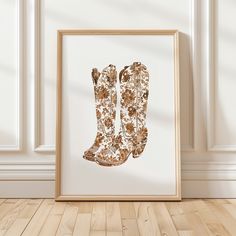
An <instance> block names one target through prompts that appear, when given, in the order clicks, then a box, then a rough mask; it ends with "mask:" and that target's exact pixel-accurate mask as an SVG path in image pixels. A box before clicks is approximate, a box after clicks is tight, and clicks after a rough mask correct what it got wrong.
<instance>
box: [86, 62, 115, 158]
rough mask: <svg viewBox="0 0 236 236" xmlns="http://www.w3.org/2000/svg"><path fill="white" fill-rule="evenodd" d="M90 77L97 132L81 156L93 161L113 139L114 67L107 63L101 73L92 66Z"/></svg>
mask: <svg viewBox="0 0 236 236" xmlns="http://www.w3.org/2000/svg"><path fill="white" fill-rule="evenodd" d="M92 79H93V87H94V94H95V103H96V118H97V134H96V138H95V141H94V143H93V145H92V146H91V147H90V148H89V149H88V150H86V151H85V152H84V155H83V158H85V159H87V160H89V161H94V160H95V156H96V153H98V152H100V150H102V149H104V148H108V147H109V146H111V145H112V143H113V142H114V139H115V124H114V123H115V117H116V103H117V94H116V82H117V72H116V67H115V66H114V65H109V66H107V67H106V68H104V69H103V71H102V72H101V73H100V72H99V71H98V70H97V69H96V68H94V69H93V70H92Z"/></svg>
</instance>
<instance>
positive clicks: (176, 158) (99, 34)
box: [55, 29, 181, 201]
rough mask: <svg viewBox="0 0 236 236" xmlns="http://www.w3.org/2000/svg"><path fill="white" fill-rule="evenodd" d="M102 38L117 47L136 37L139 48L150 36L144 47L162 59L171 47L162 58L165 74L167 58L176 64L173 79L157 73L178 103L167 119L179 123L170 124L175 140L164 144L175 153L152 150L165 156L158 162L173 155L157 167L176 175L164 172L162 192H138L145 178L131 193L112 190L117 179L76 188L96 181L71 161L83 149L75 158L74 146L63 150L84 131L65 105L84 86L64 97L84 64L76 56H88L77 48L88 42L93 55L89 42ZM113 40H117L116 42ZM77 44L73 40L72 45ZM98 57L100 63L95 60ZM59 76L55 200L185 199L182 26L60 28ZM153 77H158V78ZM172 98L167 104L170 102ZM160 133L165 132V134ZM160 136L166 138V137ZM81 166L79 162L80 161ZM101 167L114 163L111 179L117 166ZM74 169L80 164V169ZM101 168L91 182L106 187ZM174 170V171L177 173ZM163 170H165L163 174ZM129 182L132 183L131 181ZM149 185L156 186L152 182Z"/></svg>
mask: <svg viewBox="0 0 236 236" xmlns="http://www.w3.org/2000/svg"><path fill="white" fill-rule="evenodd" d="M137 37H138V40H140V41H137V42H136V38H137ZM142 37H143V40H141V39H142ZM90 39H91V41H90ZM97 39H98V41H97V42H98V43H97V45H98V47H102V46H101V45H107V44H108V45H109V44H111V45H113V46H111V48H112V47H114V48H115V47H118V49H117V51H119V47H122V48H129V47H128V46H129V45H134V44H135V43H136V44H137V46H136V44H135V46H134V47H137V48H140V47H142V45H141V44H142V42H146V41H145V40H147V43H145V46H144V47H147V49H145V48H144V49H143V51H145V50H146V51H147V55H148V53H150V54H151V53H152V57H153V58H154V57H155V56H156V55H157V56H158V59H157V61H158V60H159V62H161V60H162V56H160V54H161V48H165V49H166V51H167V52H168V53H166V55H165V54H164V53H163V58H165V57H168V59H163V61H164V62H163V63H166V64H163V65H164V66H163V67H160V69H159V70H163V75H164V74H165V73H169V72H168V71H167V69H166V68H168V64H167V63H170V66H171V68H170V70H171V73H170V74H171V75H170V76H169V77H170V80H168V76H167V77H166V78H162V80H161V79H160V78H159V77H158V78H159V80H158V81H159V82H160V83H159V86H158V87H160V86H161V81H164V82H165V83H169V84H170V89H166V92H169V93H170V94H171V93H172V94H173V95H171V97H172V98H173V99H172V100H171V99H170V100H171V101H169V103H168V102H167V103H168V104H171V105H170V106H173V107H171V108H170V109H169V110H168V111H171V112H172V110H173V114H172V113H171V112H169V113H170V116H171V118H170V120H171V121H168V122H169V123H170V124H169V126H170V127H174V128H166V130H167V129H170V132H169V133H170V140H172V141H173V142H172V143H170V144H169V145H168V144H167V143H166V144H165V145H166V146H167V147H168V148H170V150H171V153H172V154H171V156H170V157H169V156H168V155H167V154H165V153H163V155H160V156H161V157H160V156H159V155H158V153H157V154H156V153H154V152H153V155H157V159H159V161H160V162H159V164H160V163H161V160H160V158H163V162H165V161H166V160H167V159H168V158H169V159H168V161H166V162H167V163H165V164H164V167H163V168H161V167H160V165H158V166H157V169H156V172H157V173H159V172H161V171H162V169H163V171H164V169H165V168H167V170H168V171H169V172H170V173H169V175H170V179H171V181H170V184H169V182H168V180H164V179H165V177H160V179H162V178H163V184H160V186H162V187H163V185H164V184H165V183H166V186H170V187H169V189H168V188H167V187H165V185H164V187H163V189H165V188H166V189H167V190H166V193H165V191H164V190H163V193H158V192H157V194H155V193H154V194H153V193H151V194H147V193H148V191H149V190H144V192H143V194H142V193H139V192H140V191H142V188H144V187H145V184H143V185H140V189H139V190H137V189H134V190H132V189H131V190H130V191H131V192H132V191H133V192H135V191H137V192H138V194H132V193H131V194H130V193H128V194H124V193H121V194H119V193H115V194H114V193H112V191H113V190H111V186H112V185H109V184H108V185H109V187H108V188H109V189H107V193H104V194H101V193H98V194H96V193H93V194H91V193H89V194H88V193H87V192H89V191H87V192H85V191H84V192H83V193H81V192H80V193H77V192H79V191H78V189H79V186H81V187H82V186H85V185H87V184H88V183H90V185H91V183H92V182H91V181H90V180H88V177H83V176H82V177H78V178H77V176H76V175H77V174H78V175H79V174H80V173H79V172H82V171H81V169H80V170H78V173H77V172H76V171H74V172H73V170H72V169H73V168H74V167H73V166H74V165H77V164H72V163H74V162H75V163H76V161H77V158H78V159H79V158H81V155H82V154H81V153H80V151H78V152H79V153H78V155H77V154H76V155H74V156H73V158H72V157H70V151H68V152H66V155H64V153H63V151H64V152H65V149H66V150H67V149H68V148H69V147H68V146H71V145H72V144H71V145H67V146H66V143H68V142H69V141H68V140H69V139H70V140H71V137H72V140H74V141H73V142H75V143H76V142H77V141H78V140H77V139H76V138H75V139H76V141H75V139H74V138H73V135H74V136H76V135H77V133H78V132H79V131H78V130H77V128H76V127H75V126H74V124H72V122H71V121H70V122H69V121H67V120H68V119H70V118H69V117H70V114H71V112H68V113H67V112H65V110H66V111H68V110H69V109H66V108H65V107H64V106H66V105H67V106H68V104H70V106H72V105H71V104H74V103H75V104H76V102H74V101H76V100H74V99H75V98H74V96H77V95H78V94H79V91H80V90H79V86H78V91H76V92H74V95H73V99H71V101H72V102H67V101H64V99H65V98H68V94H70V93H69V92H68V90H71V91H72V90H73V88H75V87H76V85H73V86H72V84H71V85H70V86H69V85H68V86H67V83H68V84H69V82H67V81H68V79H67V78H71V77H73V76H74V74H72V71H73V70H75V71H79V69H78V68H76V67H77V66H78V67H79V62H78V64H77V62H75V63H74V61H77V59H78V58H79V60H78V61H81V60H82V58H83V57H84V58H85V55H84V54H81V55H80V57H79V56H78V57H77V54H80V53H78V52H80V51H81V50H82V48H84V47H87V51H88V52H87V53H88V55H87V56H88V57H89V56H91V57H92V55H90V53H91V52H90V51H89V50H90V45H89V43H91V42H96V41H95V40H97ZM113 39H114V40H113ZM121 39H122V40H123V39H124V41H122V42H121V43H120V42H119V40H121ZM76 40H77V41H78V42H77V41H76ZM99 40H100V41H99ZM132 40H133V41H132ZM148 40H150V42H151V43H150V44H149V43H148V42H149V41H148ZM155 40H156V41H157V43H155ZM158 40H159V41H158ZM113 41H115V43H114V42H113ZM133 42H134V43H133ZM158 42H164V43H163V45H158ZM165 42H166V43H165ZM72 44H73V45H74V46H72ZM82 44H84V45H82ZM86 44H88V45H86ZM126 44H127V45H126ZM117 45H118V46H117ZM155 45H158V46H157V49H155V47H156V46H155ZM75 46H76V48H75ZM148 46H150V48H148ZM77 47H78V49H77ZM79 47H81V48H79ZM151 47H154V50H152V48H151ZM112 49H113V48H112ZM79 50H80V51H79ZM124 50H125V49H124ZM155 50H157V52H159V51H160V54H159V53H157V54H154V51H155ZM158 50H159V51H158ZM109 51H111V50H108V52H107V54H108V53H109ZM146 51H145V52H146ZM155 52H156V51H155ZM69 53H70V55H71V56H73V57H74V56H75V60H74V59H73V60H72V59H69V58H70V57H69ZM72 54H73V55H72ZM74 54H75V55H74ZM64 57H65V58H64ZM104 57H105V56H104V55H101V58H104ZM170 57H171V59H170ZM172 57H173V58H172ZM80 59H81V60H80ZM66 60H68V61H67V62H66ZM101 60H105V59H101ZM97 61H98V60H97ZM153 61H154V60H152V61H151V62H152V63H155V62H153ZM73 63H74V64H75V65H73V68H72V65H71V64H73ZM93 63H94V61H93V62H92V63H91V66H96V65H94V64H93ZM95 63H96V61H95ZM99 63H100V62H99ZM107 63H109V62H107ZM160 64H161V63H160ZM172 67H173V68H172ZM71 68H72V69H71ZM153 68H154V67H153ZM63 69H64V70H63ZM80 69H81V68H80ZM91 69H92V67H91ZM99 69H102V68H100V67H99ZM164 70H165V71H164ZM168 70H169V68H168ZM76 73H77V72H76ZM78 73H79V72H78ZM90 73H91V71H89V72H88V75H90ZM160 73H162V72H160ZM57 77H58V80H57V134H56V195H55V200H56V201H131V200H132V201H163V200H167V201H177V200H181V177H180V114H179V33H178V31H177V30H129V29H126V30H123V29H122V30H107V29H106V30H105V29H101V30H100V29H99V30H98V29H96V30H58V45H57ZM64 77H65V78H64ZM78 77H82V76H78ZM76 78H77V77H76ZM77 79H78V80H77ZM77 79H75V80H74V82H75V83H77V82H76V81H82V80H83V78H77ZM167 80H168V82H167ZM172 80H173V81H172ZM87 81H88V87H89V86H90V87H91V89H92V79H87ZM152 81H154V79H153V80H152ZM78 83H80V82H78ZM81 83H82V82H81ZM83 83H84V82H83ZM153 83H154V82H153ZM155 83H156V82H155ZM65 84H66V85H65ZM153 85H155V84H153ZM163 86H164V85H163ZM165 86H166V87H165V88H167V86H168V84H166V85H165ZM158 87H157V88H158ZM66 88H68V89H67V90H66ZM86 88H87V87H86ZM171 88H173V89H171ZM63 89H64V90H63ZM158 89H159V88H158ZM162 90H163V89H162ZM86 91H87V90H86ZM160 91H161V90H160ZM67 93H68V94H67ZM84 93H85V91H84ZM152 94H154V93H152ZM71 96H72V95H71ZM78 96H79V95H78ZM149 96H151V95H149ZM160 96H161V95H160ZM89 99H90V100H91V99H92V100H94V98H92V97H91V96H90V98H89ZM80 100H81V99H80ZM159 100H160V99H158V100H157V102H159ZM164 100H165V102H166V101H167V100H166V99H164ZM151 104H152V103H151ZM153 104H154V102H153ZM158 104H161V103H158ZM168 104H167V105H166V106H168ZM160 106H162V105H160ZM64 109H65V110H64ZM70 109H71V108H70ZM73 109H78V107H74V108H73ZM160 110H161V109H160ZM78 114H79V113H78ZM67 116H68V117H67ZM84 116H85V115H84ZM93 116H94V114H93ZM75 117H76V115H75ZM77 117H78V115H77ZM157 117H159V116H157ZM63 119H64V120H63ZM83 119H85V118H83ZM157 119H159V118H157ZM63 122H65V124H67V125H65V124H64V123H63ZM68 124H70V125H69V126H70V127H67V126H68ZM65 126H66V127H67V128H66V127H65ZM89 126H90V125H89ZM162 126H165V125H162ZM169 126H168V127H169ZM71 127H75V128H71ZM166 127H167V126H166ZM69 129H72V130H74V129H75V131H73V132H77V133H76V134H72V133H71V132H72V131H68V130H69ZM67 131H68V132H69V134H67ZM63 132H64V133H63ZM82 133H83V132H81V136H82ZM70 135H71V136H70ZM155 137H160V134H159V135H157V136H155ZM81 139H83V137H81ZM158 140H159V141H160V143H161V138H160V139H158ZM163 140H168V138H166V139H165V138H163ZM78 142H79V141H78ZM150 142H151V141H150ZM163 142H164V141H163ZM160 143H158V144H157V146H158V145H159V146H160ZM73 145H74V146H75V144H73ZM153 145H154V144H153ZM68 150H69V149H68ZM73 150H74V149H73ZM157 150H158V148H157ZM67 153H68V154H67ZM158 156H159V157H158ZM164 158H166V159H164ZM143 160H144V159H143ZM83 161H84V162H81V163H85V161H86V160H83ZM68 162H71V163H70V164H69V166H70V167H65V165H67V164H68ZM140 162H141V161H140ZM87 165H91V168H95V167H94V166H95V165H96V164H95V163H89V164H87V162H86V168H89V167H87ZM92 165H94V166H92ZM127 165H128V164H127ZM140 165H141V164H140ZM150 166H151V165H150ZM168 166H171V167H170V168H169V167H168ZM77 167H78V168H79V164H78V166H77ZM81 168H82V167H81ZM96 168H97V167H96ZM99 168H101V167H99ZM102 168H105V169H104V170H107V168H109V175H107V176H110V177H111V179H112V178H113V176H112V173H113V172H111V169H112V168H113V167H102ZM115 168H116V169H115ZM115 168H114V170H116V171H117V172H118V174H117V173H116V174H117V175H122V172H121V171H120V172H119V170H120V169H119V167H115ZM130 168H131V167H130ZM158 168H159V169H158ZM168 168H169V169H168ZM75 170H77V169H75ZM96 170H97V169H93V171H96ZM63 171H64V172H63ZM99 171H100V172H98V173H97V175H95V176H96V177H95V178H94V180H93V181H94V186H91V188H95V187H96V188H99V186H98V185H99V184H101V188H104V189H106V188H105V186H103V185H102V183H101V182H100V180H99V178H100V176H99V173H101V169H99ZM133 171H134V173H137V172H136V171H135V169H134V170H133ZM168 171H167V172H168ZM71 172H73V173H71ZM75 172H76V173H75ZM156 172H155V169H153V171H152V173H153V175H155V173H156ZM172 172H174V174H173V173H172ZM63 173H64V174H63ZM91 173H94V172H91ZM70 175H71V177H68V176H70ZM160 175H161V174H160ZM163 176H165V174H163ZM67 178H68V179H67ZM80 178H85V181H84V182H83V183H81V182H80V183H78V181H79V180H80ZM91 178H92V177H91ZM158 178H159V177H158ZM86 179H87V180H86ZM117 179H119V178H117ZM127 179H128V180H127V181H129V176H127ZM140 179H142V177H140ZM72 182H73V183H72ZM125 182H126V181H124V184H126V183H125ZM130 182H132V181H131V180H130ZM140 182H141V181H140ZM153 182H154V180H153ZM120 184H121V185H122V183H120ZM130 184H131V185H129V186H132V183H130ZM77 185H78V186H77ZM115 185H116V186H118V185H119V184H118V182H116V184H115ZM68 186H70V187H68ZM73 186H75V187H73ZM116 186H114V188H116ZM137 186H138V185H137ZM153 186H154V188H152V189H154V190H153V191H158V188H159V185H158V183H157V184H155V183H153ZM155 186H156V188H155ZM89 187H90V186H87V189H89ZM76 188H77V190H74V189H76ZM124 188H126V189H128V187H127V186H126V187H124ZM131 188H132V187H131ZM68 189H69V190H68ZM99 189H100V188H99ZM120 189H121V187H120ZM149 189H151V187H150V188H149ZM73 191H74V193H73ZM76 191H77V192H76ZM94 191H95V190H94ZM103 191H104V192H106V190H103ZM109 191H111V193H108V192H109ZM117 191H118V190H117ZM124 191H125V190H124ZM160 191H161V190H160ZM67 192H68V193H67Z"/></svg>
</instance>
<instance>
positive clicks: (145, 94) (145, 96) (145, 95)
mask: <svg viewBox="0 0 236 236" xmlns="http://www.w3.org/2000/svg"><path fill="white" fill-rule="evenodd" d="M143 97H144V98H145V99H147V98H148V91H146V92H145V93H144V94H143Z"/></svg>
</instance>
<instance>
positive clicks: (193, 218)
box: [0, 199, 236, 236]
mask: <svg viewBox="0 0 236 236" xmlns="http://www.w3.org/2000/svg"><path fill="white" fill-rule="evenodd" d="M0 235H10V236H17V235H23V236H26V235H27V236H34V235H47V236H53V235H80V236H87V235H91V236H105V235H106V236H121V235H125V236H138V235H144V236H152V235H162V236H175V235H180V236H187V235H191V236H192V235H196V236H205V235H217V236H223V235H232V236H236V199H214V200H201V199H197V200H194V199H191V200H183V201H182V202H94V203H91V202H74V203H73V202H67V203H62V202H54V200H52V199H0Z"/></svg>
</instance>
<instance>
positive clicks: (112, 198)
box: [55, 29, 181, 201]
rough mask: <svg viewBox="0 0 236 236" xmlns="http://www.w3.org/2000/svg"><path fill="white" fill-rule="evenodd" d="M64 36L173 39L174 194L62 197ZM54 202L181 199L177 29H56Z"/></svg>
mask: <svg viewBox="0 0 236 236" xmlns="http://www.w3.org/2000/svg"><path fill="white" fill-rule="evenodd" d="M64 35H167V36H173V38H174V40H173V43H174V57H175V58H174V61H175V63H174V64H175V68H174V74H175V78H174V93H175V170H176V194H175V195H158V196H157V195H126V196H125V195H96V196H95V195H83V196H76V195H62V194H61V121H62V117H61V112H62V110H61V107H62V51H63V36H64ZM55 200H56V201H179V200H181V172H180V112H179V32H178V31H177V30H129V29H125V30H124V29H122V30H108V29H95V30H92V29H90V30H58V31H57V122H56V184H55Z"/></svg>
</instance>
